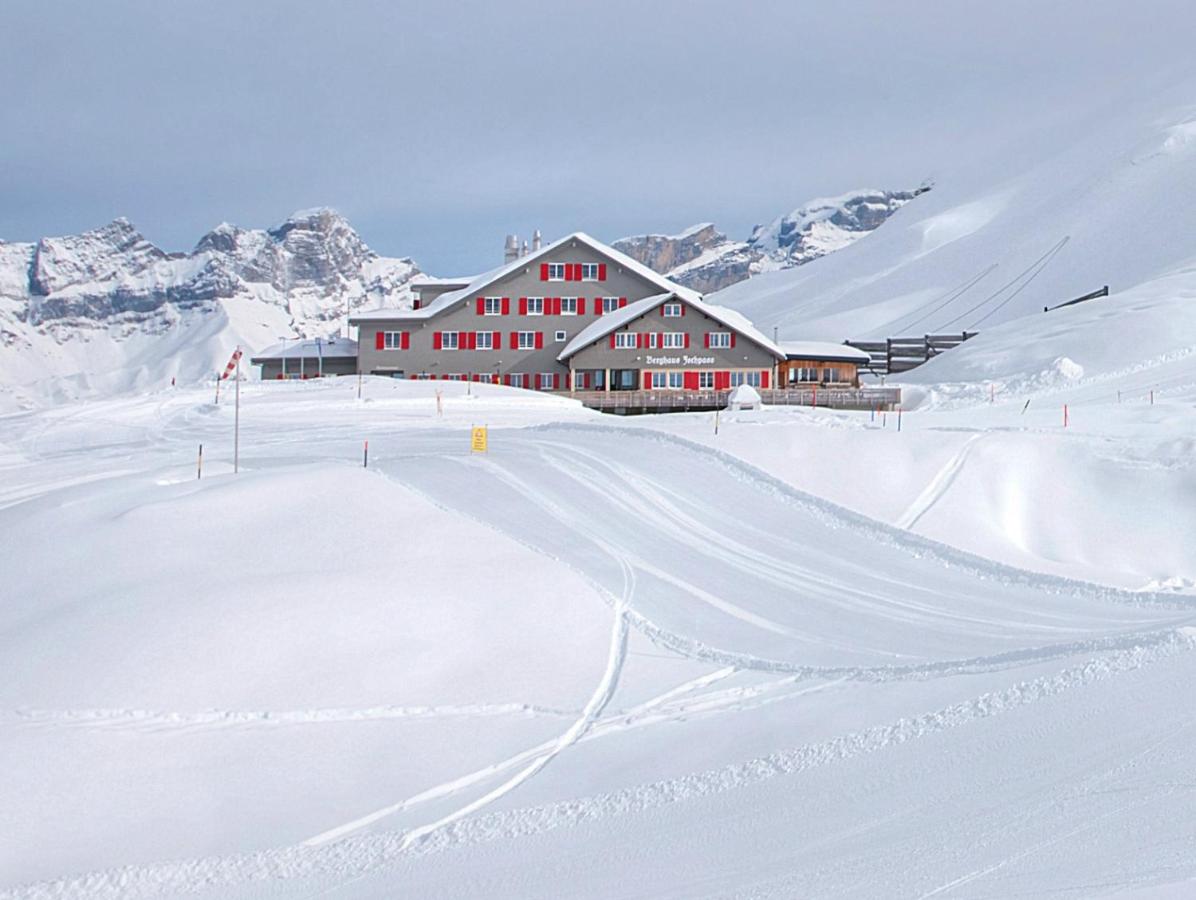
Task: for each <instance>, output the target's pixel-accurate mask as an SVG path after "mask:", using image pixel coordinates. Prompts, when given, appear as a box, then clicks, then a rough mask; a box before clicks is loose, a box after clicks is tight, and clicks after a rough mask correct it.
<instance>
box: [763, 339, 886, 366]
mask: <svg viewBox="0 0 1196 900" xmlns="http://www.w3.org/2000/svg"><path fill="white" fill-rule="evenodd" d="M780 347H781V350H782V351H783V352H784V354H785V358H786V359H825V360H842V361H844V362H861V363H866V362H869V361H870V360H871V359H872V357H871V356H869V355H868V354H867V353H865V352H864V351H863V350H860V349H858V348H856V347H851V346H848V345H847V344H835V343H832V342H831V341H781V344H780Z"/></svg>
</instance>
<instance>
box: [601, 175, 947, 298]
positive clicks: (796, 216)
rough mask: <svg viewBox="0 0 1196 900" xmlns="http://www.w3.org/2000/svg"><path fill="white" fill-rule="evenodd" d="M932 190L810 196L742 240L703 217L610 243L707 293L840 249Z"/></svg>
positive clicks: (919, 189)
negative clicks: (669, 231) (674, 229)
mask: <svg viewBox="0 0 1196 900" xmlns="http://www.w3.org/2000/svg"><path fill="white" fill-rule="evenodd" d="M930 189H931V185H929V184H924V185H922V186H921V187H919V188H917V189H916V190H913V191H882V190H876V189H863V190H856V191H849V192H848V193H845V194H841V195H839V196H837V197H822V198H818V199H816V200H810V201H808V202H807V203H805V204H803V205H802V206H799V207H798V208H797V209H795V210H793V211H792V212H789V213H787V214H785V215H781V216H777V217H776V218H775V219H773V220H772V221H771V222H769V223H768V224H767V225H757V226H756V227H755V228H753V229H752V233H751V234H750V235H749V236H748V238H747V240H743V241H736V240H731V239H728V237H727V236H726V235H725V234H724V233H722V232H720V231H718V230H717V229H716V228H715V226H714V224H713V223H710V222H703V223H701V224H698V225H692V226H690V227H689V228H687V229H685V230H684V231H682V232H681V233H680V234H675V235H665V234H644V235H633V236H631V237H625V238H621V239H620V240H618V241H615V243H614V247H615V248H616V249H618V250H621V251H622V252H624V253H626V254H627V255H628V256H631V257H632V258H634V259H637V260H639V261H640V262H642V263H644V264H645V265H647V266H650V267H651V268H653V269H655V270H656V271H657V272H660V273H661V274H662V275H667V276H668V277H669V278H672V279H673V280H675V281H677V282H679V283H681V284H683V285H685V286H686V287H690V288H693V289H694V290H698V291H703V292H707V293H708V292H712V291H718V290H721V289H723V288H725V287H730V286H731V285H733V284H738V283H739V282H741V281H745V280H747V279H748V278H750V277H752V276H753V275H758V274H760V273H761V272H774V271H778V270H781V269H791V268H794V267H796V266H801V265H805V264H806V263H808V262H812V261H813V260H815V259H818V258H819V257H822V256H826V255H827V254H828V253H834V252H835V251H836V250H842V249H843V248H844V247H847V246H849V245H851V244H853V243H855V242H856V241H857V240H859V239H860V238H862V237H863V236H864V235H866V234H869V233H870V232H872V231H875V230H876V229H877V228H879V227H880V226H881V225H883V224H884V223H885V221H886V220H887V219H888V218H889V216H891V215H892V214H893V213H895V212H896V211H897V210H898V209H900V208H901V207H902V206H904V205H905V204H906V203H908V202H909V201H910V200H912V199H914V198H915V197H917V196H918V195H919V194H923V193H925V192H926V191H928V190H930Z"/></svg>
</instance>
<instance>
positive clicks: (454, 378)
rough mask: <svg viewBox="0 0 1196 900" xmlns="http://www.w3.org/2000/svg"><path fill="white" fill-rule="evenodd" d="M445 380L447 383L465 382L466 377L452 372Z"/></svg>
mask: <svg viewBox="0 0 1196 900" xmlns="http://www.w3.org/2000/svg"><path fill="white" fill-rule="evenodd" d="M444 380H445V381H464V380H465V376H464V375H462V374H461V373H460V372H450V373H449V374H448V375H445V376H444Z"/></svg>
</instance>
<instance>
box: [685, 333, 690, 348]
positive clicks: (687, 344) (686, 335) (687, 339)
mask: <svg viewBox="0 0 1196 900" xmlns="http://www.w3.org/2000/svg"><path fill="white" fill-rule="evenodd" d="M685 349H686V350H688V349H689V332H688V331H687V332H685Z"/></svg>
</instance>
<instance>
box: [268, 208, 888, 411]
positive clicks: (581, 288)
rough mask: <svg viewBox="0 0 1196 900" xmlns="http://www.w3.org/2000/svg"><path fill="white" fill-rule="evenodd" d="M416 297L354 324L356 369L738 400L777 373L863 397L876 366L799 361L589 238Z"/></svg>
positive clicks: (271, 364)
mask: <svg viewBox="0 0 1196 900" xmlns="http://www.w3.org/2000/svg"><path fill="white" fill-rule="evenodd" d="M537 243H538V242H537ZM413 289H414V290H415V293H416V299H415V302H414V308H412V309H409V310H398V309H377V310H371V311H366V312H361V313H357V314H355V315H353V316H351V317H350V319H349V322H350V324H351V325H355V326H357V328H358V347H357V361H356V369H357V371H359V372H362V373H364V374H369V375H384V376H391V377H395V378H409V379H438V380H458V381H460V380H471V381H483V382H488V383H493V384H505V385H510V386H512V387H522V388H528V389H532V390H545V391H572V392H614V391H712V390H713V391H725V390H730V389H732V388H734V387H736V386H737V385H740V384H747V385H751V386H752V387H756V388H761V389H769V388H775V387H776V386H777V378H778V373H780V374H781V375H782V376H783V377H784V379H785V382H786V383H787V382H789V381H790V380H791V379H794V378H796V377H801V378H803V379H807V380H810V381H813V382H815V383H823V384H828V383H833V384H837V385H840V386H844V387H848V386H850V387H856V386H858V372H857V368H858V365H859V362H860V361H866V360H867V354H862V353H859V351H854V350H853V349H852V348H850V347H844V346H842V345H837V344H813V343H810V342H804V343H803V345H802V348H803V353H805V354H807V355H808V358H803V359H801V360H794V359H792V358H790V357H789V355H788V354H787V352H786V348H785V347H784V346H783V345H778V344H777V343H775V342H774V341H772V340H771V339H769V338H768V337H767V336H765V335H764V334H762V333H761V332H760V331H759V330H758V329H757V328H756V327H755V326H753V325H752V323H751V322H749V321H748V320H747V319H746V318H745V317H744V316H742V315H741V314H739V313H738V312H735V311H734V310H731V309H727V308H726V307H722V306H717V305H715V304H711V303H707V302H706V301H705V300H704V299H703V298H702V295H701V294H699V293H697V292H696V291H693V290H690V289H688V288H685V287H683V286H681V285H679V284H676V283H674V282H672V281H670V280H669V279H667V278H665V277H664V276H662V275H660V274H658V273H657V272H654V271H653V270H652V269H650V268H648V267H647V266H645V265H643V264H641V263H639V262H638V261H636V260H634V259H632V258H631V257H629V256H627V255H625V254H623V253H620V252H619V251H618V250H615V249H614V248H612V247H609V246H607V245H606V244H603V243H601V242H600V241H597V240H595V239H594V238H592V237H590V236H589V235H587V234H584V233H582V232H575V233H573V234H570V235H567V236H565V237H563V238H561V239H560V240H558V241H555V242H553V243H551V244H547V245H545V246H543V247H540V246H533V249H532V250H531V251H530V252H529V251H524V252H523V253H520V252H519V250H518V249H516V248H514V247H513V242H511V241H508V245H507V259H506V261H505V262H504V264H503V265H502V266H500V267H498V268H496V269H494V270H492V271H490V272H486V273H484V274H482V275H478V276H476V277H473V278H468V279H443V278H423V279H418V280H417V281H416V282H414V283H413ZM818 348H822V349H821V351H819V350H818ZM853 354H854V356H853ZM284 358H285V354H284ZM254 362H255V363H261V364H262V366H263V370H262V375H263V378H273V377H279V376H280V375H281V366H280V364H279V359H278V357H277V354H274V355H271V356H268V357H267V356H263V357H255V359H254ZM290 367H291V372H292V373H294V372H295V371H296V365H295V362H294V361H292V362H291V363H290ZM309 368H310V367H309ZM794 383H796V382H794ZM782 386H784V385H782Z"/></svg>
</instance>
